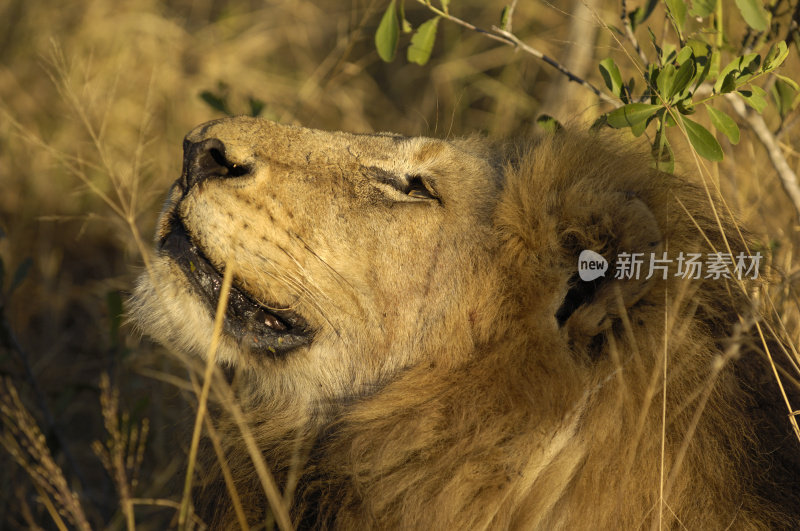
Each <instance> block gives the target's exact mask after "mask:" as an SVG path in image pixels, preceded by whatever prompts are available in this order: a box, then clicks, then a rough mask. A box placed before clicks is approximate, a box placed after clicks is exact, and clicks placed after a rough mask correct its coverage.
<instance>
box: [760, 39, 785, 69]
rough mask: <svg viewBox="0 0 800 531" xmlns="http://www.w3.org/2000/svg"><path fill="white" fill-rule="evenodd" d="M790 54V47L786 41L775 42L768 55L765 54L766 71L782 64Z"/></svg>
mask: <svg viewBox="0 0 800 531" xmlns="http://www.w3.org/2000/svg"><path fill="white" fill-rule="evenodd" d="M788 55H789V49H788V48H787V47H786V41H778V42H776V43H775V44H773V45H772V47H770V49H769V51H768V52H767V55H765V56H764V72H771V71H772V70H775V69H776V68H778V67H779V66H781V64H782V63H783V62H784V61H785V60H786V57H787V56H788Z"/></svg>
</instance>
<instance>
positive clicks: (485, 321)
mask: <svg viewBox="0 0 800 531" xmlns="http://www.w3.org/2000/svg"><path fill="white" fill-rule="evenodd" d="M188 138H189V140H190V141H192V142H198V141H201V140H203V139H207V138H217V139H219V140H221V141H222V142H223V143H224V145H225V146H226V156H227V158H228V159H229V160H231V161H233V162H236V163H240V164H246V165H248V166H249V167H250V168H251V174H250V175H248V176H245V177H238V178H229V179H217V180H209V181H206V182H203V183H201V185H198V186H195V187H194V188H192V189H191V190H190V191H189V192H188V193H187V194H186V196H185V198H183V199H182V200H180V197H181V194H180V191H179V190H178V189H177V188H175V189H173V191H172V192H171V194H170V198H169V199H168V201H167V203H166V205H165V209H164V212H163V213H162V223H161V225H160V227H161V228H160V229H159V235H160V234H161V233H162V232H163V231H164V230H165V227H166V222H165V221H164V220H165V219H167V218H168V216H170V215H172V213H173V212H177V213H178V214H179V215H180V217H181V218H182V219H183V221H184V223H185V225H186V227H187V229H188V231H189V232H190V233H191V234H192V236H193V238H194V240H195V242H196V243H197V244H198V245H199V246H200V247H201V248H202V249H203V251H204V252H205V254H206V256H208V258H209V259H210V261H212V262H213V263H214V264H215V265H216V266H217V267H218V268H219V269H222V268H224V266H225V264H230V263H234V266H233V267H234V268H235V280H234V282H235V283H236V284H237V285H238V286H240V287H242V288H244V289H245V290H247V291H248V292H249V293H251V294H252V295H253V297H254V298H256V299H258V300H259V301H261V302H265V303H269V304H272V305H279V306H282V307H290V308H292V309H293V310H294V311H296V312H297V313H299V314H300V315H303V316H304V317H305V318H306V319H307V320H308V322H309V323H310V324H311V326H312V327H313V328H314V329H315V331H316V333H315V339H314V341H313V342H312V344H311V345H310V347H308V348H303V349H300V350H296V351H293V352H290V353H289V354H288V355H286V356H285V357H279V358H278V359H271V358H265V357H263V356H255V355H253V354H252V353H250V352H246V351H243V349H241V348H239V346H238V345H237V344H236V343H235V342H234V341H233V340H231V339H230V338H223V343H222V345H221V348H220V351H219V359H220V360H221V361H222V362H223V363H224V364H226V365H230V366H235V367H236V372H237V374H236V378H235V379H234V384H233V385H234V388H235V390H236V392H237V394H238V396H239V399H240V401H241V404H242V407H243V408H244V410H245V411H246V413H247V415H248V418H249V419H250V422H251V427H252V430H253V432H254V434H255V436H256V439H257V441H258V443H259V446H260V449H261V451H262V453H263V455H264V457H265V460H266V462H267V463H268V464H269V466H270V467H271V468H272V470H273V472H274V474H275V476H276V478H277V479H278V481H279V482H280V483H281V484H283V485H285V484H286V482H287V481H289V483H290V487H292V486H294V482H293V481H290V480H289V478H292V477H294V476H295V475H299V480H298V482H297V484H296V488H295V489H294V492H293V496H291V497H292V500H293V501H292V504H291V510H292V515H293V518H295V519H296V523H300V524H302V525H316V526H323V527H326V526H327V527H334V528H341V529H363V528H395V529H485V528H491V529H498V528H499V529H503V528H514V529H535V528H540V529H639V528H650V527H651V526H659V525H661V526H663V528H684V527H685V528H688V529H724V528H729V527H730V528H734V529H776V528H784V527H791V526H792V525H794V524H795V523H796V522H797V521H798V517H800V513H799V512H798V511H799V510H800V489H798V488H797V487H796V481H797V477H800V476H798V475H797V474H798V473H800V466H799V465H798V455H800V445H798V441H797V440H796V439H794V438H793V437H794V436H793V435H792V431H791V427H790V424H789V422H788V420H787V409H786V406H785V405H784V404H782V402H781V401H780V395H779V393H778V390H777V386H776V385H775V381H774V377H773V376H772V373H771V371H770V369H769V365H768V364H767V362H766V354H765V344H766V345H768V346H769V347H770V351H771V352H772V355H773V356H774V357H776V358H780V359H781V360H783V359H785V358H786V355H785V353H784V351H783V350H782V349H781V348H780V345H781V343H780V341H778V340H777V339H776V338H775V337H774V335H773V334H771V333H770V332H769V331H768V329H769V321H765V320H764V319H763V318H762V312H761V309H760V307H759V304H758V302H757V301H758V300H761V298H762V297H761V295H762V293H761V290H762V289H763V285H762V278H763V277H764V275H765V274H766V272H767V271H766V267H765V266H764V263H763V262H762V267H761V276H760V277H759V279H757V280H753V279H746V280H744V281H742V282H739V281H737V280H724V279H700V280H692V281H686V280H683V279H681V278H679V277H675V276H674V275H675V272H676V271H675V267H674V266H675V263H674V262H673V268H672V270H671V271H670V279H669V280H667V281H665V280H661V279H660V277H659V278H656V279H651V280H644V279H643V278H642V279H640V280H638V281H637V280H615V279H614V278H613V273H614V270H613V268H614V262H613V260H614V258H615V257H616V256H617V254H618V253H620V252H646V253H649V252H651V251H652V252H657V253H659V256H660V253H661V252H664V251H666V252H667V253H668V255H669V256H670V257H671V258H673V260H674V259H675V258H677V256H678V254H679V253H680V252H683V253H690V252H701V253H709V252H712V251H721V252H725V253H728V252H731V253H732V254H733V255H734V256H735V255H737V254H738V253H739V252H745V253H746V254H747V255H751V254H754V253H755V249H754V248H753V247H752V246H751V244H750V242H747V241H746V239H745V238H746V237H745V236H743V235H742V232H741V231H740V230H739V229H738V228H737V227H736V224H735V222H734V221H733V220H732V216H731V215H730V213H729V212H728V211H727V210H726V209H725V208H724V207H722V206H720V204H719V203H716V202H714V201H713V200H712V199H711V197H712V196H713V195H714V193H713V192H707V191H706V190H705V189H703V188H701V187H696V186H694V185H691V184H689V183H687V182H685V181H684V180H682V179H679V178H676V177H673V176H670V175H666V174H663V173H659V172H656V171H655V170H653V169H651V164H650V160H649V159H648V158H643V157H641V156H639V155H636V154H632V153H630V152H629V150H625V149H621V148H620V147H619V144H620V142H619V140H618V139H617V140H615V139H611V140H607V139H606V140H604V139H603V137H602V136H594V135H590V134H573V133H566V132H563V133H559V134H556V135H554V136H547V137H544V138H541V139H533V140H529V141H525V142H515V143H497V144H494V143H488V142H485V141H483V140H480V139H477V138H471V139H465V140H452V141H444V140H435V139H427V138H404V137H398V136H393V135H350V134H346V133H329V132H321V131H314V130H309V129H303V128H299V127H290V126H283V125H278V124H274V123H270V122H266V121H260V120H254V119H248V118H236V119H230V120H223V121H218V122H212V123H210V124H206V125H205V126H201V127H200V128H198V129H196V130H195V131H193V132H192V133H190V135H189V137H188ZM380 171H383V172H389V173H390V174H393V175H399V176H406V175H420V176H422V177H423V178H425V179H427V180H428V181H429V183H430V185H431V186H432V187H433V189H435V191H436V194H437V195H438V197H439V198H440V201H435V200H433V201H430V200H429V201H423V202H409V198H407V197H405V196H404V195H403V194H402V192H400V191H398V190H394V189H391V188H390V187H387V186H385V185H381V184H380V183H377V182H376V177H375V176H376V175H377V174H378V173H380ZM376 172H377V173H376ZM157 236H158V235H157ZM583 249H592V250H595V251H597V252H599V253H601V254H603V255H604V256H605V257H606V258H607V259H609V261H611V269H610V270H609V272H608V273H607V275H606V277H605V278H604V279H603V280H601V281H599V282H597V283H596V285H593V286H592V287H591V288H586V286H583V287H584V288H586V289H574V288H580V287H582V286H581V285H580V283H581V282H582V281H580V280H578V279H577V277H576V272H577V257H578V254H579V253H580V251H581V250H583ZM762 254H763V252H762ZM645 270H646V266H645ZM645 275H646V271H643V274H642V277H644V276H645ZM565 303H566V306H565ZM131 304H132V314H133V316H134V317H135V319H136V320H137V321H138V322H139V323H140V325H141V326H142V328H143V329H144V330H145V331H146V332H147V333H148V334H150V335H152V336H154V337H155V338H157V339H159V340H161V341H163V342H165V343H167V344H169V345H171V346H172V347H173V348H175V349H178V350H180V351H184V352H189V353H194V354H197V355H199V356H205V354H206V351H207V349H208V345H209V341H210V337H211V330H212V328H213V319H212V315H213V309H212V308H208V307H207V306H206V305H205V304H203V303H201V301H200V300H199V299H198V298H197V297H196V296H195V295H194V294H193V292H192V291H191V289H190V288H189V287H188V284H187V282H186V280H185V278H184V277H183V274H182V272H181V271H180V269H179V268H177V266H176V265H175V264H174V263H173V262H172V261H171V260H170V259H169V258H167V257H164V256H159V257H157V258H156V260H155V262H154V265H153V267H152V270H151V272H150V273H149V274H146V275H144V276H143V277H142V278H141V280H140V282H139V285H138V287H137V290H136V293H135V297H134V299H133V301H132V303H131ZM564 308H568V311H566V312H565V310H564ZM557 314H558V315H559V317H561V319H557V318H556V315H557ZM758 327H760V329H761V330H762V331H764V337H765V341H764V342H762V340H761V339H760V337H759V334H758V332H757V330H758ZM665 355H666V360H665V358H664V356H665ZM665 373H666V385H665V384H664V379H663V376H664V374H665ZM664 389H666V395H665V394H664V392H663V391H664ZM662 412H666V419H665V420H664V419H663V415H662ZM216 421H217V424H218V426H219V429H220V431H221V433H222V435H223V445H224V447H225V449H226V455H227V463H228V464H229V465H230V467H231V469H232V471H233V475H234V477H235V478H236V484H237V491H238V493H239V495H240V497H241V498H242V501H243V504H244V506H245V510H246V514H247V516H248V518H250V519H251V524H256V523H258V522H260V521H263V519H264V517H265V515H266V514H267V513H268V511H269V509H268V504H267V502H266V500H265V498H264V495H263V493H262V491H261V485H260V482H259V480H258V479H257V477H256V475H255V472H254V470H253V466H252V464H251V460H250V457H249V456H248V455H247V452H246V450H245V449H244V446H243V444H242V443H241V440H242V437H241V435H240V432H239V430H238V428H236V427H235V426H234V425H233V424H232V423H231V422H229V421H227V420H226V419H225V418H218V419H216ZM206 465H207V468H206V469H205V471H204V473H203V475H204V478H205V488H204V489H203V490H202V492H200V493H199V494H198V497H197V499H196V503H197V508H198V512H199V513H200V514H201V515H202V516H203V517H204V518H206V519H208V520H209V521H210V522H212V523H213V524H215V525H219V526H227V525H235V522H236V520H235V516H234V512H233V508H232V505H231V503H230V501H229V497H228V492H227V490H228V489H227V488H226V486H225V484H224V482H223V481H222V479H221V476H220V475H219V474H218V473H216V472H215V470H218V468H219V467H218V466H217V465H216V463H215V462H214V457H213V455H212V456H210V457H209V458H208V459H207V462H206Z"/></svg>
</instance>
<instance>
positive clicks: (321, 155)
mask: <svg viewBox="0 0 800 531" xmlns="http://www.w3.org/2000/svg"><path fill="white" fill-rule="evenodd" d="M211 137H218V138H224V139H225V147H226V152H227V154H228V156H229V157H230V158H231V159H233V160H237V161H240V162H242V163H245V164H247V163H270V162H272V163H279V164H281V165H285V166H290V167H313V166H329V165H339V166H341V167H343V168H345V167H354V166H364V167H373V168H378V169H380V170H383V171H386V172H390V173H394V174H409V173H423V174H424V173H438V174H442V173H446V171H447V170H448V169H452V168H454V167H458V166H464V165H466V161H467V160H469V161H472V163H473V165H474V161H475V160H477V159H480V158H482V157H481V156H480V155H479V154H477V153H471V152H470V151H469V150H465V149H464V148H463V146H456V145H454V144H453V143H451V142H449V141H447V140H440V139H434V138H428V137H421V136H419V137H405V136H401V135H396V134H391V133H372V134H355V133H345V132H340V131H322V130H318V129H308V128H304V127H299V126H294V125H285V124H277V123H274V122H268V121H265V120H258V119H252V118H246V117H240V118H236V119H234V120H222V121H215V122H209V123H208V124H204V125H202V126H199V127H198V128H196V129H195V130H193V131H192V132H191V133H189V135H187V141H189V142H197V141H200V140H201V139H204V138H211Z"/></svg>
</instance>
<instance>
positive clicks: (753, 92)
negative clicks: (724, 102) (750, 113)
mask: <svg viewBox="0 0 800 531" xmlns="http://www.w3.org/2000/svg"><path fill="white" fill-rule="evenodd" d="M739 95H740V96H741V97H742V99H743V100H744V102H745V103H746V104H748V105H749V106H750V107H752V108H753V109H755V110H756V111H757V112H758V113H759V114H761V113H762V112H763V111H764V109H765V108H766V106H767V98H766V95H767V93H766V91H765V90H764V89H762V88H761V87H759V86H757V85H750V87H749V88H748V89H741V90H739Z"/></svg>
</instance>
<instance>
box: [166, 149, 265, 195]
mask: <svg viewBox="0 0 800 531" xmlns="http://www.w3.org/2000/svg"><path fill="white" fill-rule="evenodd" d="M248 173H250V167H249V166H247V165H246V164H240V163H236V162H232V161H231V160H229V159H228V157H227V156H226V155H225V144H223V143H222V141H221V140H219V139H218V138H207V139H206V140H203V141H201V142H190V141H189V140H184V141H183V173H182V175H181V181H182V184H183V187H184V190H188V189H189V188H191V187H192V186H194V185H195V184H198V183H201V182H203V181H205V180H206V179H228V178H232V177H241V176H242V175H247V174H248Z"/></svg>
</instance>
